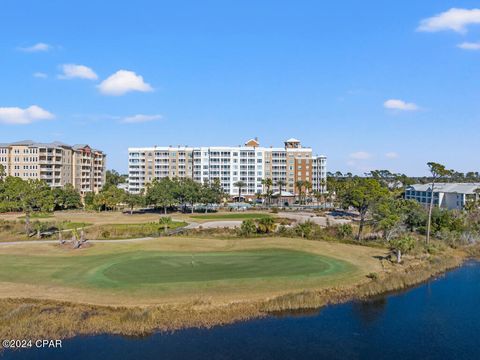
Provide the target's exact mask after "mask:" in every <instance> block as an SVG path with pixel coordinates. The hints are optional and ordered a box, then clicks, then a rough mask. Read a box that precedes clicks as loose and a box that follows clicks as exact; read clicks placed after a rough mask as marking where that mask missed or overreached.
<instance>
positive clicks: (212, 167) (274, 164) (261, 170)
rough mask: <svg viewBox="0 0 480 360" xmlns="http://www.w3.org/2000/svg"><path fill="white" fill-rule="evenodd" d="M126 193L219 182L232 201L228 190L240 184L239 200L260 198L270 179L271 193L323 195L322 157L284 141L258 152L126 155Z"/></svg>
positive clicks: (149, 150)
mask: <svg viewBox="0 0 480 360" xmlns="http://www.w3.org/2000/svg"><path fill="white" fill-rule="evenodd" d="M128 154H129V155H128V184H129V186H128V189H129V192H131V193H140V192H141V191H142V190H143V189H144V188H145V186H146V185H147V184H148V183H150V182H152V181H153V179H161V178H164V177H170V178H184V177H189V178H192V179H194V180H195V181H198V182H202V183H203V182H206V181H207V182H211V181H213V180H215V179H219V180H220V183H221V185H222V187H223V189H224V190H225V191H226V192H227V193H228V194H230V195H232V196H235V195H238V188H237V187H236V186H235V185H234V184H235V183H236V182H238V181H243V182H244V183H245V184H246V186H245V188H243V189H242V195H245V196H246V197H253V196H255V195H256V194H258V193H262V192H264V190H265V189H264V186H263V185H262V180H264V179H272V182H273V187H272V188H271V189H272V190H273V191H274V192H276V191H278V190H279V184H278V183H279V182H280V183H281V182H283V183H284V184H285V185H281V187H282V191H289V192H291V193H298V189H297V187H296V184H297V181H299V180H301V181H303V182H308V183H310V184H311V185H312V189H311V190H312V191H325V189H326V163H327V158H326V157H325V156H323V155H322V156H314V155H313V154H312V149H311V148H304V147H302V146H301V143H300V141H298V140H297V139H289V140H287V141H285V146H284V147H282V148H273V147H261V146H260V144H259V143H258V140H257V139H251V140H249V141H247V142H246V143H245V145H244V146H236V147H235V146H207V147H188V146H178V147H173V146H168V147H159V146H154V147H146V148H129V149H128Z"/></svg>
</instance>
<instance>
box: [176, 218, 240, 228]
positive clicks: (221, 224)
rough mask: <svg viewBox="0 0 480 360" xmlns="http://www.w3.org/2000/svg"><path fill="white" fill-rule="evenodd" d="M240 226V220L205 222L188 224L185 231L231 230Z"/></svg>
mask: <svg viewBox="0 0 480 360" xmlns="http://www.w3.org/2000/svg"><path fill="white" fill-rule="evenodd" d="M241 225H242V221H241V220H221V221H207V222H204V223H190V224H188V226H186V227H185V229H200V228H202V229H219V228H220V229H223V228H229V229H233V228H236V227H240V226H241Z"/></svg>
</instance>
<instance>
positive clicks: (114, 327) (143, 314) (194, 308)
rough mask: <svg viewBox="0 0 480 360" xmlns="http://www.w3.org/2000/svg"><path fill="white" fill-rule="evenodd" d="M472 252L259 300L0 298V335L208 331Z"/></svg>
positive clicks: (377, 284)
mask: <svg viewBox="0 0 480 360" xmlns="http://www.w3.org/2000/svg"><path fill="white" fill-rule="evenodd" d="M478 251H479V250H478V249H477V248H470V249H468V248H465V249H461V250H449V251H448V252H446V253H444V254H440V255H435V256H428V257H425V258H423V259H421V260H418V259H416V261H413V260H409V261H408V262H407V263H406V264H401V265H390V266H388V269H384V271H383V272H382V273H381V274H379V275H378V277H377V278H374V279H368V278H366V279H367V280H364V281H360V282H359V283H357V284H355V285H350V286H347V287H330V288H326V289H322V290H318V289H315V290H304V291H301V292H295V293H287V294H284V295H280V296H276V297H272V298H266V299H263V300H253V301H243V302H230V303H226V304H211V303H210V302H208V301H203V300H193V301H191V302H189V303H185V304H176V305H172V304H170V305H158V306H145V307H124V306H123V307H122V306H116V307H113V306H101V305H88V304H82V303H74V302H63V301H55V300H35V299H28V298H7V299H1V300H0V319H1V320H2V321H1V323H2V325H0V338H18V339H36V338H55V339H60V338H62V339H65V338H71V337H74V336H82V335H100V334H109V335H123V336H145V335H149V334H152V333H155V332H171V331H177V330H182V329H186V328H205V329H208V328H211V327H214V326H221V325H227V324H232V323H235V322H240V321H248V320H253V319H259V318H264V317H268V316H272V315H275V313H281V312H286V311H301V310H312V309H321V308H322V307H324V306H327V305H334V304H341V303H346V302H348V301H354V300H365V299H368V298H371V297H375V296H379V295H386V294H388V293H391V292H395V291H401V290H405V289H407V288H410V287H413V286H416V285H419V284H421V283H423V282H425V281H428V280H429V279H431V278H433V277H436V276H438V275H441V274H443V273H445V272H447V271H449V270H451V269H454V268H457V267H459V266H461V265H462V264H463V263H464V261H465V260H467V259H468V258H472V257H475V256H476V255H477V252H478ZM382 261H386V260H382Z"/></svg>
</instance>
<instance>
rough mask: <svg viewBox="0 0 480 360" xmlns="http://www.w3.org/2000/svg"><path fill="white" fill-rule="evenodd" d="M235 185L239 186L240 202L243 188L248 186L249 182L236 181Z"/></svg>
mask: <svg viewBox="0 0 480 360" xmlns="http://www.w3.org/2000/svg"><path fill="white" fill-rule="evenodd" d="M233 186H235V187H237V188H238V202H240V198H241V197H242V188H244V187H246V186H247V184H246V183H245V182H244V181H241V180H240V181H237V182H236V183H234V184H233Z"/></svg>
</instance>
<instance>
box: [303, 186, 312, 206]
mask: <svg viewBox="0 0 480 360" xmlns="http://www.w3.org/2000/svg"><path fill="white" fill-rule="evenodd" d="M303 186H304V187H305V199H304V200H305V203H306V197H307V194H308V195H309V194H310V191H311V190H312V183H311V182H310V181H308V180H306V181H304V182H303Z"/></svg>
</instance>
